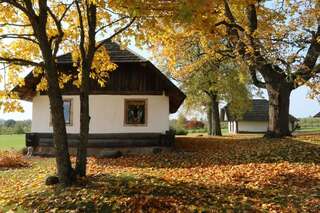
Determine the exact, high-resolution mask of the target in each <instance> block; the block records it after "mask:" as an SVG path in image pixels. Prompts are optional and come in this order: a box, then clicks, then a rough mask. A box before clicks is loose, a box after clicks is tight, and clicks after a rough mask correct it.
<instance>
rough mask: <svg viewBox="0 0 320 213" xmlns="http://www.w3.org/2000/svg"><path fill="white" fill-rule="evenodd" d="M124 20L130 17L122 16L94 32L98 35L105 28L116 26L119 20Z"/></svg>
mask: <svg viewBox="0 0 320 213" xmlns="http://www.w3.org/2000/svg"><path fill="white" fill-rule="evenodd" d="M126 18H130V17H129V16H123V17H121V18H119V19H117V20H115V21H113V22H110V23H109V24H107V25H104V26H102V27H100V28H99V29H98V30H97V31H96V34H97V33H99V32H100V31H101V30H104V29H105V28H106V27H110V26H112V25H113V24H116V23H118V22H119V21H121V20H123V19H126Z"/></svg>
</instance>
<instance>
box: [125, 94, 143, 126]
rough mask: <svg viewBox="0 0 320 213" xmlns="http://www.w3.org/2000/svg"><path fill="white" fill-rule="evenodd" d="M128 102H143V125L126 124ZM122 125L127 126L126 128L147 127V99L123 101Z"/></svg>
mask: <svg viewBox="0 0 320 213" xmlns="http://www.w3.org/2000/svg"><path fill="white" fill-rule="evenodd" d="M130 102H143V103H144V123H143V124H129V123H128V105H129V103H130ZM123 125H124V126H128V127H147V126H148V99H146V98H134V99H133V98H128V99H124V119H123Z"/></svg>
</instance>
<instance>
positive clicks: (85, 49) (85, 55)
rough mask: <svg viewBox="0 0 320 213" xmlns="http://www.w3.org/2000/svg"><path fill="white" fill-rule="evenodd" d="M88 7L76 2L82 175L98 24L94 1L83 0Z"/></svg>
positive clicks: (79, 165) (78, 166)
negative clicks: (79, 71)
mask: <svg viewBox="0 0 320 213" xmlns="http://www.w3.org/2000/svg"><path fill="white" fill-rule="evenodd" d="M83 4H84V7H85V8H86V15H83V14H82V11H81V9H80V2H76V6H77V11H78V16H79V24H80V26H79V28H80V44H79V49H80V54H81V71H82V73H81V74H82V75H81V76H82V77H81V87H80V143H79V145H78V150H77V159H76V173H77V175H79V176H80V177H84V176H86V166H87V144H88V138H89V126H90V115H89V90H90V71H91V66H92V63H93V59H94V55H95V48H96V42H95V36H96V24H97V19H96V15H97V10H96V6H95V4H93V3H89V2H83ZM84 17H86V19H87V24H88V28H89V31H88V37H87V39H88V45H87V46H86V43H85V40H86V33H85V25H84V20H83V18H84Z"/></svg>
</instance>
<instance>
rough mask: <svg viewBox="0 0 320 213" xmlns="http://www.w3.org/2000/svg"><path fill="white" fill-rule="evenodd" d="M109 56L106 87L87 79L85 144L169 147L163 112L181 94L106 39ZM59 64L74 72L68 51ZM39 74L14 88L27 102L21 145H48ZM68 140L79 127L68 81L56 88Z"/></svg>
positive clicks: (152, 69) (73, 92) (174, 108)
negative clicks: (27, 126)
mask: <svg viewBox="0 0 320 213" xmlns="http://www.w3.org/2000/svg"><path fill="white" fill-rule="evenodd" d="M106 48H107V50H108V52H109V55H110V58H111V61H112V62H114V63H116V64H117V65H118V68H117V69H116V70H115V71H113V72H112V73H110V78H109V79H108V81H107V85H106V87H100V86H99V85H98V83H97V82H96V81H95V80H91V82H90V97H89V102H90V117H91V119H90V136H89V145H88V148H95V149H96V148H109V147H130V146H132V147H150V146H153V147H154V146H169V145H171V143H172V136H170V134H169V114H170V113H175V112H176V111H177V110H178V108H179V107H180V105H181V104H182V102H183V101H184V99H185V95H184V94H183V93H182V92H181V91H180V90H179V88H177V87H176V86H175V85H174V84H173V83H172V82H171V81H170V80H169V79H168V78H167V77H166V76H165V75H163V74H162V73H161V71H160V70H158V69H157V68H156V67H155V66H154V65H153V64H152V63H151V62H150V61H148V60H146V59H144V58H142V57H141V56H139V55H137V54H135V53H133V52H132V51H130V50H129V49H124V50H122V49H120V46H119V45H118V44H117V43H113V42H110V43H107V44H106ZM58 63H59V66H60V69H61V70H62V71H63V72H66V73H72V72H75V68H74V67H73V63H72V58H71V54H66V55H63V56H61V57H59V58H58ZM40 78H41V77H40V76H39V77H35V76H33V74H32V73H30V74H29V75H27V76H26V78H25V82H26V83H25V86H23V87H16V88H15V89H14V91H16V92H17V93H18V95H19V97H20V98H21V99H23V100H27V101H31V102H32V103H33V105H32V106H33V112H32V127H31V133H30V134H27V136H26V139H27V145H29V146H30V145H31V146H34V147H38V148H41V147H52V146H53V144H52V131H53V130H52V125H51V122H50V120H51V115H50V106H49V98H48V96H47V94H46V93H45V92H41V93H39V92H37V91H36V89H35V88H36V85H37V84H38V83H39V81H40ZM62 94H63V100H64V114H65V120H66V125H67V127H66V128H67V133H68V139H69V140H68V142H69V145H70V146H71V147H74V146H76V144H77V143H78V138H79V132H80V103H79V102H80V97H79V89H78V88H76V87H75V86H74V85H73V84H72V83H69V84H67V85H66V86H65V88H64V89H63V90H62Z"/></svg>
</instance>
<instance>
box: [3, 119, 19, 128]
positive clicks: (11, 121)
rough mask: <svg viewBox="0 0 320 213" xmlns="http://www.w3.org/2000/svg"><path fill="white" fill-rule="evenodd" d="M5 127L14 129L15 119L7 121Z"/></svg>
mask: <svg viewBox="0 0 320 213" xmlns="http://www.w3.org/2000/svg"><path fill="white" fill-rule="evenodd" d="M4 125H5V127H10V128H13V127H14V126H15V125H16V121H15V120H13V119H9V120H6V121H5V122H4Z"/></svg>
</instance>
